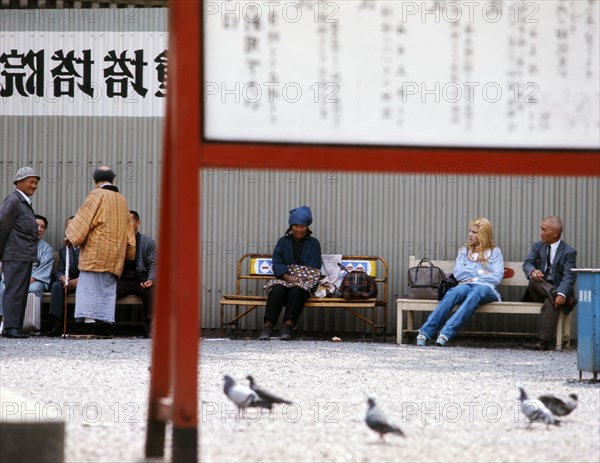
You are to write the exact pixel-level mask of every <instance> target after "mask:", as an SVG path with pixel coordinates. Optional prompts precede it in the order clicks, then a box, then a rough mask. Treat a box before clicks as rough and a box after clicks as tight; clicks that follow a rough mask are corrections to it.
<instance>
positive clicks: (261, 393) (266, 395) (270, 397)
mask: <svg viewBox="0 0 600 463" xmlns="http://www.w3.org/2000/svg"><path fill="white" fill-rule="evenodd" d="M246 379H247V380H248V382H249V383H250V389H252V390H253V391H254V392H256V393H257V394H258V397H259V398H260V399H261V400H263V401H264V402H267V403H270V404H291V403H292V402H290V401H289V400H285V399H282V398H281V397H278V396H276V395H275V394H271V393H270V392H269V391H266V390H265V389H263V388H262V387H260V386H259V385H258V384H256V382H255V381H254V378H253V377H252V376H250V375H248V376H246Z"/></svg>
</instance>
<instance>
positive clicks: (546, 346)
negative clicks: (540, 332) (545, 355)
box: [531, 339, 553, 352]
mask: <svg viewBox="0 0 600 463" xmlns="http://www.w3.org/2000/svg"><path fill="white" fill-rule="evenodd" d="M552 347H553V346H550V343H549V342H548V341H546V340H545V339H540V340H539V341H538V342H536V343H535V344H533V345H532V346H531V349H533V350H539V351H541V352H545V351H547V350H550V349H551V348H552Z"/></svg>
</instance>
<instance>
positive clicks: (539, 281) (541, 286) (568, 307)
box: [523, 216, 577, 351]
mask: <svg viewBox="0 0 600 463" xmlns="http://www.w3.org/2000/svg"><path fill="white" fill-rule="evenodd" d="M563 228H564V227H563V222H562V220H561V219H560V218H559V217H556V216H549V217H546V218H545V219H544V220H542V224H541V225H540V237H541V238H542V241H538V242H537V243H534V244H533V246H532V248H531V252H530V253H529V254H528V255H527V257H526V258H525V262H523V271H524V272H525V276H526V277H527V279H529V286H528V287H527V291H526V292H525V295H524V296H523V300H524V301H529V302H543V303H544V305H543V306H542V310H541V313H540V329H539V340H538V342H537V343H536V344H534V345H533V346H532V348H533V349H535V350H542V351H544V350H548V349H549V347H550V345H554V344H551V341H552V339H553V338H554V335H555V333H556V324H557V322H558V317H559V315H560V311H561V310H563V311H564V312H566V313H569V312H570V311H572V310H573V308H574V307H575V304H577V300H576V299H575V298H574V297H573V295H574V287H575V280H576V279H577V275H576V274H575V272H573V271H572V270H573V269H574V268H575V267H576V258H577V251H576V250H575V249H573V248H572V247H571V246H569V245H568V244H567V243H565V242H564V241H562V240H561V236H562V233H563Z"/></svg>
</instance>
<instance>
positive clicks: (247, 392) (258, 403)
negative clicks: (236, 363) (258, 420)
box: [223, 375, 271, 412]
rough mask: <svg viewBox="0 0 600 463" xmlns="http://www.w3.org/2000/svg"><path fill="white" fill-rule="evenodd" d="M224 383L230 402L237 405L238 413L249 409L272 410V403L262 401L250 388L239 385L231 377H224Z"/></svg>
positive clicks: (224, 389)
mask: <svg viewBox="0 0 600 463" xmlns="http://www.w3.org/2000/svg"><path fill="white" fill-rule="evenodd" d="M223 381H225V384H224V386H223V391H224V392H225V395H226V396H227V397H228V398H229V400H231V401H232V402H233V403H234V404H235V405H236V407H237V409H238V412H239V411H240V409H243V408H249V407H256V408H266V409H269V410H270V409H271V403H270V402H266V401H264V400H262V399H261V398H260V397H259V396H258V394H257V393H256V392H254V391H253V390H252V389H250V388H249V387H247V386H244V385H241V384H237V383H236V382H235V380H234V379H233V378H232V377H231V376H229V375H225V376H223Z"/></svg>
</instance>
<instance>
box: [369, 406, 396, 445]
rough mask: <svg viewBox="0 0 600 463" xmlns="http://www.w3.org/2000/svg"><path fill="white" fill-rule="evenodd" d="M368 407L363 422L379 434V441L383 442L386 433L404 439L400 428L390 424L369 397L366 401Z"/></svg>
mask: <svg viewBox="0 0 600 463" xmlns="http://www.w3.org/2000/svg"><path fill="white" fill-rule="evenodd" d="M367 404H368V406H369V408H368V410H367V416H366V418H365V421H366V423H367V426H368V427H369V428H371V429H372V430H373V431H375V432H376V433H378V434H379V440H380V441H381V442H383V441H384V440H383V436H384V435H385V434H387V433H391V434H396V435H398V436H402V437H404V433H403V432H402V430H401V429H400V428H398V427H397V426H395V425H393V424H392V423H390V421H389V420H388V418H387V417H386V416H385V415H384V413H383V412H382V411H381V410H380V409H379V407H377V405H375V400H374V399H372V398H371V397H369V398H368V399H367Z"/></svg>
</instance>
